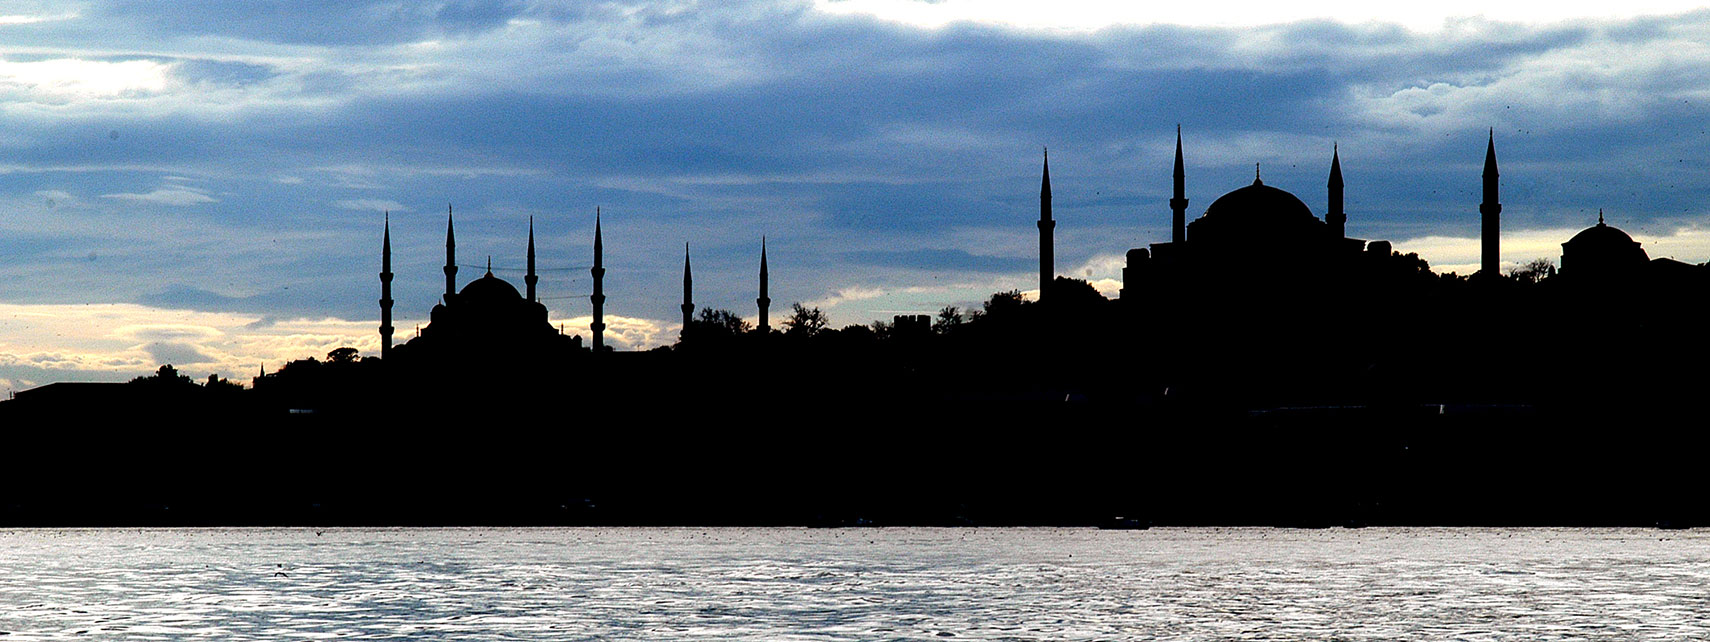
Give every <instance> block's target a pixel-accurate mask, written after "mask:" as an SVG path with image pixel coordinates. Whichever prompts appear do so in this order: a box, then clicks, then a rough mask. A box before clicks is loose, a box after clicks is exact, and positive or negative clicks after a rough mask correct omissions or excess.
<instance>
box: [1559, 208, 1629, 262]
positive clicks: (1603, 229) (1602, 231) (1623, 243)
mask: <svg viewBox="0 0 1710 642" xmlns="http://www.w3.org/2000/svg"><path fill="white" fill-rule="evenodd" d="M1647 261H1650V257H1649V256H1647V255H1646V254H1645V249H1644V248H1643V247H1640V246H1639V242H1638V241H1634V240H1633V237H1631V236H1628V235H1627V233H1626V232H1623V231H1621V228H1618V227H1614V226H1610V225H1606V224H1604V222H1603V216H1602V215H1601V213H1600V214H1599V215H1598V217H1597V225H1594V226H1591V227H1588V228H1585V229H1584V230H1581V231H1580V232H1579V233H1578V234H1575V235H1573V238H1571V239H1568V242H1566V243H1563V244H1562V268H1561V269H1562V274H1580V275H1585V276H1588V277H1589V276H1598V275H1613V274H1617V273H1624V272H1625V271H1627V270H1632V269H1636V268H1639V267H1642V266H1643V265H1644V264H1645V263H1646V262H1647Z"/></svg>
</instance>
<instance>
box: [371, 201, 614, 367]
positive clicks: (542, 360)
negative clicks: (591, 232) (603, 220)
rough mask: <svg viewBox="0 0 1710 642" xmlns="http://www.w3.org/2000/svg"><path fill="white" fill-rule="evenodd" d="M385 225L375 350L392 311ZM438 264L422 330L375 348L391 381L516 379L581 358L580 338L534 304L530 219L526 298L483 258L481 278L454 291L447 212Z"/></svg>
mask: <svg viewBox="0 0 1710 642" xmlns="http://www.w3.org/2000/svg"><path fill="white" fill-rule="evenodd" d="M386 225H387V228H386V232H385V241H384V242H383V244H384V247H383V249H382V255H383V259H382V264H383V267H382V269H383V272H382V275H381V287H382V293H381V314H382V329H381V337H382V341H383V344H382V345H383V346H385V342H386V339H388V338H389V337H390V332H389V330H390V325H391V316H390V308H391V305H392V301H391V287H390V282H391V277H392V274H391V222H390V221H387V223H386ZM596 230H597V228H596ZM596 234H597V231H596ZM596 247H597V236H596ZM596 252H597V251H596ZM445 260H446V264H445V267H444V269H443V271H444V272H445V278H446V281H445V286H446V292H445V294H444V295H442V299H441V301H440V302H439V303H438V304H436V305H434V307H433V309H432V311H431V312H430V313H429V321H428V324H427V325H426V326H425V327H423V328H421V331H420V332H418V333H417V336H416V337H414V338H412V339H410V340H409V341H408V342H406V343H404V344H403V345H400V346H397V347H396V348H387V347H383V353H382V356H381V359H382V360H383V361H385V362H388V363H390V362H394V361H396V362H398V363H397V364H396V365H398V367H396V368H392V369H391V371H392V372H393V373H394V375H395V376H401V377H406V378H407V377H414V376H417V375H420V374H421V373H425V372H430V371H431V372H441V371H444V370H451V369H465V368H481V369H483V370H489V371H490V370H491V369H492V368H501V369H506V370H509V371H511V372H514V373H517V374H522V373H525V372H530V371H534V370H539V369H543V368H549V367H559V366H561V365H562V363H552V360H555V359H556V360H564V359H570V358H572V355H573V353H577V352H580V351H581V347H582V346H581V337H567V336H565V335H564V334H563V333H562V332H560V331H559V330H558V329H557V328H554V327H553V326H552V324H551V322H550V321H548V314H547V310H546V306H544V305H542V304H541V303H540V301H539V296H538V292H537V290H536V284H537V283H538V282H539V280H540V277H539V275H538V274H537V273H536V269H535V252H534V221H533V220H532V219H530V221H529V234H528V246H527V265H528V268H527V273H526V274H525V276H524V277H523V280H524V282H525V283H526V284H527V294H526V295H525V294H524V293H522V292H518V291H517V289H516V287H515V286H513V285H511V284H510V283H508V282H506V281H505V280H503V279H500V278H498V277H496V276H494V275H493V272H492V259H491V258H489V259H488V269H487V272H486V273H485V274H483V275H482V276H481V278H478V279H475V280H474V281H471V282H469V283H468V284H466V285H464V286H463V287H462V290H461V291H459V290H458V289H457V271H458V267H457V238H456V232H455V228H454V225H453V221H452V215H451V213H450V210H449V208H448V210H447V213H446V228H445ZM596 283H597V281H596ZM596 287H597V286H596ZM596 291H597V290H596ZM596 310H598V308H596ZM596 314H598V313H597V312H596ZM596 319H598V317H596ZM596 323H597V321H596ZM394 357H395V358H394Z"/></svg>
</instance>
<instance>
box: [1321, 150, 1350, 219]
mask: <svg viewBox="0 0 1710 642" xmlns="http://www.w3.org/2000/svg"><path fill="white" fill-rule="evenodd" d="M1328 209H1329V212H1328V213H1327V214H1325V215H1324V222H1325V223H1329V224H1330V238H1333V239H1339V238H1343V237H1346V236H1347V235H1348V214H1347V213H1345V212H1343V211H1342V154H1341V152H1340V151H1339V150H1338V149H1337V146H1336V145H1335V144H1334V143H1332V144H1331V145H1330V206H1329V208H1328Z"/></svg>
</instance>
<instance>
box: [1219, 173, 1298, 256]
mask: <svg viewBox="0 0 1710 642" xmlns="http://www.w3.org/2000/svg"><path fill="white" fill-rule="evenodd" d="M1328 233H1329V229H1328V228H1327V227H1326V226H1325V225H1324V222H1323V221H1320V220H1318V217H1316V216H1313V215H1312V210H1311V209H1310V208H1308V207H1307V206H1306V203H1302V202H1301V201H1300V199H1299V198H1296V197H1295V195H1293V194H1290V193H1288V192H1285V191H1283V190H1280V189H1277V188H1275V187H1271V186H1269V185H1266V184H1264V182H1262V181H1260V180H1258V179H1257V178H1255V179H1253V184H1252V185H1248V186H1246V187H1243V188H1241V189H1238V190H1235V191H1233V192H1230V193H1228V194H1224V195H1223V196H1221V197H1219V198H1218V199H1217V200H1216V201H1214V202H1212V203H1211V207H1208V208H1205V216H1201V217H1199V219H1198V220H1196V221H1194V222H1192V223H1189V224H1188V229H1187V240H1188V243H1189V244H1190V245H1192V246H1193V247H1196V248H1199V249H1197V250H1195V251H1199V252H1213V253H1218V252H1225V251H1227V252H1238V253H1245V254H1251V253H1265V254H1268V253H1274V252H1278V251H1287V250H1288V249H1295V250H1298V249H1300V248H1303V247H1306V246H1310V245H1318V244H1321V243H1323V242H1324V241H1325V239H1326V238H1327V235H1328Z"/></svg>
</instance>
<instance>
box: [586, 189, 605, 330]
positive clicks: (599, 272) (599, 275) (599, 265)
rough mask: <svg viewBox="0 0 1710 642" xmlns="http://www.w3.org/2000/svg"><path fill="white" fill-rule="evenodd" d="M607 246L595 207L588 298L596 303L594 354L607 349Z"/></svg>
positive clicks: (593, 327)
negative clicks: (591, 292)
mask: <svg viewBox="0 0 1710 642" xmlns="http://www.w3.org/2000/svg"><path fill="white" fill-rule="evenodd" d="M604 254H605V246H603V245H601V244H600V208H598V207H595V208H594V269H592V270H588V272H589V273H590V274H593V275H594V295H593V296H590V297H588V300H589V301H591V302H593V304H594V322H593V323H591V324H588V329H589V330H593V331H594V354H599V353H601V352H603V351H605V349H606V288H605V278H606V267H605V262H604V261H603V260H602V258H601V257H602V256H604Z"/></svg>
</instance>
